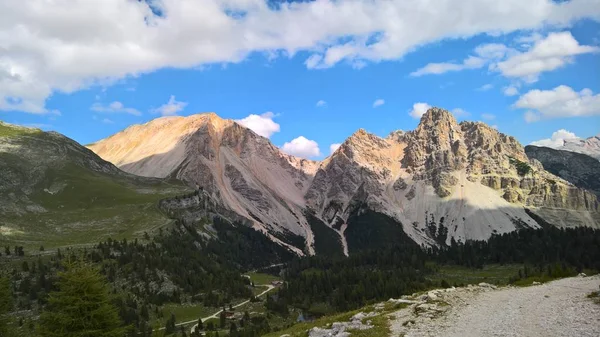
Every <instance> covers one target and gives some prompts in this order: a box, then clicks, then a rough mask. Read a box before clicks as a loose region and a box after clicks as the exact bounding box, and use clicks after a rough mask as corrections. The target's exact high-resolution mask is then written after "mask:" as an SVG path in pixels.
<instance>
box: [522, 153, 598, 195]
mask: <svg viewBox="0 0 600 337" xmlns="http://www.w3.org/2000/svg"><path fill="white" fill-rule="evenodd" d="M525 152H526V153H527V156H528V157H529V158H531V159H535V160H537V161H539V162H540V163H542V166H543V167H544V169H545V170H546V171H548V172H551V173H552V174H555V175H557V176H559V177H561V178H563V179H564V180H566V181H568V182H571V183H573V184H574V185H575V186H577V187H581V188H584V189H586V190H589V191H592V192H594V193H596V195H597V196H600V161H598V160H596V159H594V158H592V157H590V156H588V155H585V154H581V153H575V152H571V151H566V150H555V149H551V148H547V147H538V146H532V145H528V146H525Z"/></svg>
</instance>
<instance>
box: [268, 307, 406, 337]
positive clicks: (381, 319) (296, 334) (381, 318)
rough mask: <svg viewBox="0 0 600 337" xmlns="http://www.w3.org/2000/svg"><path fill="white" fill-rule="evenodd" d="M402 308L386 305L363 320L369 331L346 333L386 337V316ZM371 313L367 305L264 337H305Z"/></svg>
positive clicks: (388, 327) (371, 308)
mask: <svg viewBox="0 0 600 337" xmlns="http://www.w3.org/2000/svg"><path fill="white" fill-rule="evenodd" d="M404 306H405V304H398V305H396V304H393V305H388V304H386V305H385V306H384V308H383V309H382V310H380V311H377V312H378V315H377V316H373V317H368V318H365V319H363V323H365V324H366V323H367V321H371V325H373V327H372V328H371V329H367V330H348V332H350V333H351V336H352V337H372V336H388V335H389V333H390V324H389V318H388V314H389V313H391V312H393V311H396V310H398V309H401V308H402V307H404ZM373 311H375V308H374V307H373V306H372V305H369V306H366V307H364V308H361V309H358V310H354V311H350V312H345V313H341V314H336V315H332V316H325V317H322V318H319V319H317V320H315V321H313V322H302V323H297V324H294V325H293V326H291V327H289V328H287V329H284V330H280V331H276V332H272V333H270V334H267V335H265V337H279V336H282V335H286V334H287V335H289V336H290V337H306V336H308V330H310V329H312V328H314V327H320V328H326V327H329V326H331V324H332V323H334V322H348V321H350V318H351V317H352V316H354V315H356V314H357V313H359V312H363V313H369V312H373Z"/></svg>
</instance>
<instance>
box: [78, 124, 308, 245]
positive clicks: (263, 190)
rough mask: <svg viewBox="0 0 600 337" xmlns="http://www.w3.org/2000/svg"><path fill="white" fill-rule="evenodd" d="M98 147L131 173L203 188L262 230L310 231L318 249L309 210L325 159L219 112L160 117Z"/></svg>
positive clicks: (128, 130) (96, 145) (107, 156)
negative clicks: (285, 146) (297, 152)
mask: <svg viewBox="0 0 600 337" xmlns="http://www.w3.org/2000/svg"><path fill="white" fill-rule="evenodd" d="M90 149H92V150H93V151H95V152H96V153H97V154H98V155H100V156H101V157H102V158H104V159H106V160H108V161H111V162H113V163H118V164H119V166H120V167H121V168H122V169H124V170H125V171H129V172H131V173H135V174H138V175H142V176H157V177H172V178H177V179H180V180H182V181H184V182H186V183H187V184H188V185H190V186H192V187H194V188H201V189H203V191H204V193H206V194H207V195H208V196H210V198H212V199H214V200H216V201H217V202H219V203H221V204H222V205H223V206H224V207H226V208H228V209H230V210H231V211H233V212H235V213H236V214H239V215H240V216H241V217H243V218H245V219H247V220H248V222H249V223H251V224H252V225H253V226H254V227H255V228H256V229H257V230H261V231H263V232H269V233H273V234H274V235H276V236H277V235H278V234H282V233H288V232H289V233H292V234H295V235H299V236H302V237H305V239H306V241H307V243H308V247H306V249H307V251H309V252H310V251H311V249H312V246H311V245H312V232H311V231H310V226H309V225H308V224H307V222H306V220H305V219H304V217H302V212H303V209H304V207H305V201H304V198H303V196H304V194H305V191H306V190H307V188H308V185H309V183H310V181H311V180H312V178H313V172H314V171H315V169H316V165H317V164H316V163H315V162H311V161H308V160H304V159H300V158H295V157H292V156H289V155H286V154H284V153H282V152H280V151H279V149H278V148H277V147H275V146H274V145H273V144H271V142H269V140H268V139H266V138H264V137H261V136H259V135H257V134H256V133H254V132H253V131H251V130H250V129H248V128H245V127H243V126H241V125H239V124H237V123H235V122H234V121H231V120H224V119H221V118H220V117H218V116H217V115H216V114H214V113H208V114H199V115H193V116H190V117H166V118H159V119H156V120H154V121H151V122H149V123H147V124H145V125H142V126H135V127H130V128H128V129H126V130H124V131H123V132H121V133H118V134H116V135H114V136H112V137H110V138H107V139H104V140H102V141H100V142H97V143H95V144H93V145H91V146H90ZM281 243H282V244H284V243H283V242H281ZM289 248H290V249H292V250H294V251H297V252H300V253H301V250H302V249H304V247H299V248H298V247H292V246H289Z"/></svg>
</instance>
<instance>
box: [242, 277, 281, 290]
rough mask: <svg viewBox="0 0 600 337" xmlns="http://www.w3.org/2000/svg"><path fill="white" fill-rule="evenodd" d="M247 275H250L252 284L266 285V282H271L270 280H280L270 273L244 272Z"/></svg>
mask: <svg viewBox="0 0 600 337" xmlns="http://www.w3.org/2000/svg"><path fill="white" fill-rule="evenodd" d="M246 275H248V276H250V280H251V281H252V282H254V285H256V286H259V285H267V284H271V282H273V281H279V280H281V278H279V277H277V276H274V275H271V274H264V273H248V274H246ZM263 290H264V289H262V290H261V291H263Z"/></svg>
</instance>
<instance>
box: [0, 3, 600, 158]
mask: <svg viewBox="0 0 600 337" xmlns="http://www.w3.org/2000/svg"><path fill="white" fill-rule="evenodd" d="M431 106H437V107H441V108H445V109H447V110H449V111H451V112H453V114H454V115H455V117H456V118H457V119H458V120H459V121H460V120H472V121H483V122H485V123H488V124H489V125H492V126H494V127H496V128H497V129H498V130H499V131H501V132H503V133H506V134H508V135H512V136H514V137H516V138H517V139H518V140H519V141H520V142H521V143H522V144H524V145H525V144H530V143H532V142H533V143H535V144H540V145H546V146H559V145H560V144H562V140H563V139H573V138H587V137H590V136H594V135H597V134H599V133H600V0H570V1H552V0H528V1H522V0H504V1H498V0H494V1H488V0H462V1H460V2H457V1H450V0H429V1H422V0H419V1H417V0H403V1H401V0H397V1H394V0H388V1H371V0H348V1H339V0H338V1H329V0H316V1H301V2H295V1H274V0H270V1H264V0H146V1H142V0H55V1H45V0H30V1H22V0H5V1H1V2H0V120H3V121H5V122H9V123H15V124H22V125H26V126H32V127H39V128H41V129H43V130H55V131H58V132H60V133H63V134H65V135H66V136H68V137H70V138H73V139H75V140H76V141H78V142H80V143H82V144H89V143H93V142H95V141H97V140H99V139H102V138H105V137H108V136H110V135H111V134H114V133H116V132H118V131H120V130H123V129H125V128H126V127H127V126H129V125H131V124H139V123H145V122H147V121H149V120H152V119H154V118H158V117H161V116H171V115H181V116H187V115H191V114H196V113H202V112H216V113H217V114H218V115H219V116H221V117H222V118H229V119H234V120H237V121H238V122H240V123H241V124H243V125H246V126H247V127H249V128H251V129H253V130H254V131H255V132H257V133H258V134H260V135H262V136H265V137H268V138H270V139H271V141H272V142H273V143H274V144H275V145H277V146H279V147H280V148H281V149H282V150H283V151H284V152H288V153H290V154H294V155H298V156H301V157H305V158H312V159H322V158H325V157H326V156H328V155H329V154H330V153H331V151H332V150H334V149H335V148H336V146H338V145H339V144H340V143H342V142H343V141H344V140H345V139H346V138H347V137H349V136H350V135H351V134H352V133H354V132H355V131H356V130H358V129H359V128H363V129H365V130H367V131H368V132H371V133H374V134H376V135H379V136H386V135H387V134H389V133H390V132H391V131H394V130H398V129H401V130H412V129H414V128H415V127H416V126H417V125H418V122H419V118H420V116H421V115H422V114H423V113H424V112H425V111H426V110H427V108H428V107H431Z"/></svg>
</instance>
